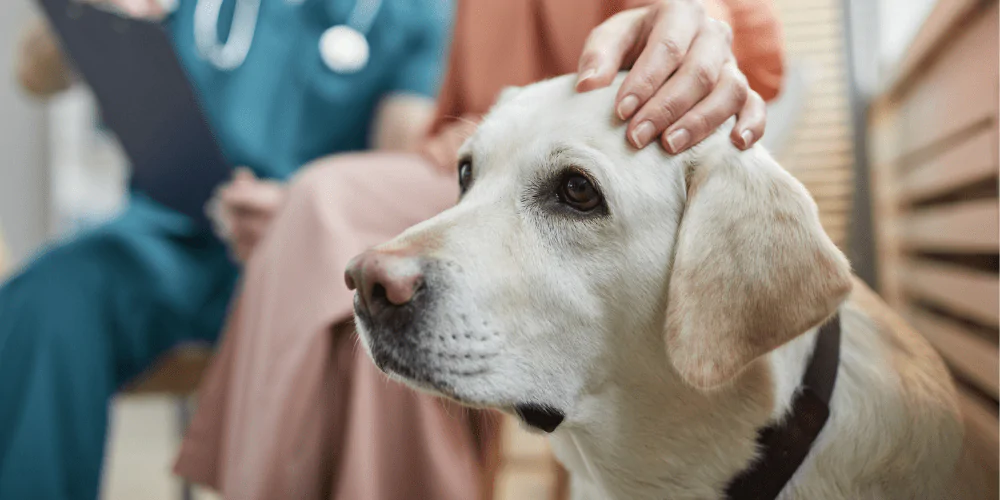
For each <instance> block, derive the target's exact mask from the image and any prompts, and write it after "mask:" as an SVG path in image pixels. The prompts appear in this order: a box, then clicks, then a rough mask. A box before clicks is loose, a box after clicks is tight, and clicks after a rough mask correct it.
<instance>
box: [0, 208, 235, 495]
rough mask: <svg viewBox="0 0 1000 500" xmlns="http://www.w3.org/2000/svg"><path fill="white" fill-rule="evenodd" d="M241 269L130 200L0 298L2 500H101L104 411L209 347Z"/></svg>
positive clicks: (208, 241)
mask: <svg viewBox="0 0 1000 500" xmlns="http://www.w3.org/2000/svg"><path fill="white" fill-rule="evenodd" d="M236 277H237V269H236V267H235V266H234V265H233V264H232V263H231V262H230V260H229V259H228V257H227V254H226V250H225V248H224V246H223V244H222V243H221V242H220V241H218V240H217V239H215V237H214V236H212V234H211V233H210V232H207V231H204V230H200V229H198V228H196V227H195V226H194V225H193V224H192V223H190V221H189V220H188V219H187V218H185V217H184V216H182V215H179V214H177V213H175V212H170V211H169V210H167V209H166V208H163V207H161V206H159V205H157V204H155V202H152V201H149V200H147V199H143V198H138V197H136V198H135V199H133V201H132V203H131V204H130V207H129V208H128V209H127V210H126V211H125V213H124V214H123V215H121V216H120V217H118V218H117V219H115V220H113V221H111V222H110V223H108V224H106V225H104V226H101V227H98V228H96V229H94V230H91V231H89V232H87V233H85V234H82V235H80V236H78V237H76V238H74V239H72V240H69V241H68V242H66V243H63V244H59V245H56V246H54V247H53V248H50V249H49V250H48V251H46V252H44V253H43V254H41V255H40V256H39V257H38V258H37V259H36V260H34V262H32V263H30V264H28V265H27V266H26V267H25V268H24V269H23V270H22V271H21V272H19V273H18V274H16V275H15V276H13V277H12V278H11V279H10V280H9V281H8V282H7V283H5V284H3V285H2V288H0V500H55V499H94V498H97V496H98V488H99V482H100V477H101V464H102V462H103V454H104V445H105V434H106V428H107V421H108V404H109V400H110V398H111V396H112V395H113V394H114V393H115V392H116V390H117V389H118V388H120V387H121V386H122V385H123V384H125V383H127V382H128V381H130V380H131V379H132V378H134V377H135V376H136V375H138V374H139V373H141V372H142V371H143V370H144V369H145V368H147V367H148V366H149V365H150V364H151V363H152V362H153V361H155V360H156V358H157V357H159V356H160V355H162V354H164V353H166V352H167V351H169V350H170V349H171V348H172V347H175V346H177V345H178V344H179V343H182V342H186V341H206V342H214V340H215V339H216V337H217V336H218V334H219V331H220V329H221V327H222V323H223V321H224V319H225V314H226V307H227V304H228V301H229V298H230V296H231V294H232V291H233V286H234V283H235V281H236Z"/></svg>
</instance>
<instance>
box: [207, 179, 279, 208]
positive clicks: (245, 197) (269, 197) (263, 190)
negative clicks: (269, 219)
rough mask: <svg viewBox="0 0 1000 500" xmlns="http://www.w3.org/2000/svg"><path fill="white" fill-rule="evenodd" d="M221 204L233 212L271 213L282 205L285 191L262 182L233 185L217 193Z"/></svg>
mask: <svg viewBox="0 0 1000 500" xmlns="http://www.w3.org/2000/svg"><path fill="white" fill-rule="evenodd" d="M219 197H220V199H221V200H222V203H223V204H224V205H225V206H226V207H227V208H228V209H230V210H233V211H235V212H240V213H242V212H247V213H256V212H263V213H273V212H275V211H277V210H278V209H279V208H280V207H281V205H283V204H284V200H285V190H284V188H283V187H281V186H277V185H271V184H267V183H262V182H256V183H254V184H233V185H232V186H228V187H226V188H225V189H223V190H222V191H221V192H220V193H219Z"/></svg>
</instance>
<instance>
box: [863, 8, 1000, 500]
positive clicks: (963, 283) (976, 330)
mask: <svg viewBox="0 0 1000 500" xmlns="http://www.w3.org/2000/svg"><path fill="white" fill-rule="evenodd" d="M998 14H1000V12H998V7H997V0H939V2H938V4H937V5H936V6H935V9H934V10H933V11H932V12H931V14H930V16H929V18H928V19H927V21H926V22H925V24H924V26H923V27H922V29H921V30H920V31H919V32H918V35H917V36H916V39H915V40H914V42H913V43H912V45H911V47H910V48H909V50H908V52H907V53H906V55H905V56H904V58H903V61H902V62H901V64H900V66H899V68H898V69H897V72H896V75H895V78H894V79H893V81H892V82H891V84H890V85H889V86H887V88H886V90H885V92H884V93H883V94H882V95H881V96H880V97H879V98H878V99H877V101H876V102H875V105H874V106H873V111H872V114H871V116H870V120H869V125H870V128H869V133H870V138H871V141H870V143H871V147H872V149H871V151H870V153H871V157H872V160H873V161H872V167H871V168H872V172H871V174H872V176H871V178H872V193H873V200H872V201H873V203H872V206H873V208H874V218H875V220H874V222H875V226H876V242H877V247H878V260H879V274H880V276H879V281H880V284H881V292H882V295H883V296H884V297H885V298H886V300H887V302H888V303H889V304H890V305H891V306H892V307H894V308H895V309H896V310H898V311H900V312H902V313H903V315H904V316H905V317H906V318H907V319H908V320H909V321H910V323H911V324H912V325H913V326H914V327H915V328H916V329H917V330H918V331H919V332H920V333H922V334H923V335H924V336H925V337H926V338H927V339H928V340H929V341H930V342H931V344H933V345H934V346H935V347H936V348H937V349H938V351H939V352H940V353H941V355H942V357H943V358H944V359H945V361H946V362H947V363H948V365H949V366H950V367H951V369H952V373H953V375H954V378H955V380H956V382H957V383H958V384H959V387H960V390H961V404H962V406H963V410H964V411H965V413H966V431H967V442H968V443H969V446H970V447H971V448H972V449H973V451H974V453H976V455H977V457H978V459H979V462H980V466H981V467H982V468H984V469H986V470H987V471H988V475H989V478H990V481H991V482H992V484H991V486H990V487H991V488H992V490H993V494H992V498H996V496H997V493H996V492H997V484H996V481H997V474H998V462H1000V460H998V447H1000V441H998V440H1000V438H998V432H997V428H998V404H997V398H998V385H1000V384H998V381H1000V372H998V370H1000V368H998V326H1000V273H998V271H1000V269H998V267H1000V257H998V250H1000V216H998V214H1000V211H998V198H997V193H998V169H1000V161H998V142H1000V141H998V128H997V123H998V122H997V119H998V116H997V115H998V112H997V108H998V105H1000V76H998V69H1000V68H998V58H1000V53H998V52H1000V48H998V43H1000V40H998Z"/></svg>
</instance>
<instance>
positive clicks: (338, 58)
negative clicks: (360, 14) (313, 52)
mask: <svg viewBox="0 0 1000 500" xmlns="http://www.w3.org/2000/svg"><path fill="white" fill-rule="evenodd" d="M319 55H320V57H321V58H322V59H323V63H324V64H326V66H327V67H328V68H330V69H331V70H333V71H336V72H337V73H345V74H346V73H356V72H358V71H360V70H361V69H362V68H364V67H365V65H366V64H368V56H369V49H368V41H367V40H366V39H365V36H364V35H362V34H361V32H359V31H358V30H356V29H354V28H352V27H350V26H347V25H344V24H338V25H337V26H334V27H332V28H329V29H327V30H326V31H324V32H323V34H322V35H321V36H320V38H319Z"/></svg>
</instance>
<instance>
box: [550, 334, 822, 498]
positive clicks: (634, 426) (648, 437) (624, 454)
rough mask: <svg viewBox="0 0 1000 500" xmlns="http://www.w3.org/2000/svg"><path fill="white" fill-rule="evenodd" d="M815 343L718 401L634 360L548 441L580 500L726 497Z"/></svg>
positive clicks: (785, 405)
mask: <svg viewBox="0 0 1000 500" xmlns="http://www.w3.org/2000/svg"><path fill="white" fill-rule="evenodd" d="M646 338H649V337H646ZM815 339H816V330H815V329H814V330H810V331H809V332H807V333H806V334H804V335H802V336H800V337H798V338H797V339H795V340H794V341H792V342H790V343H788V344H786V345H784V346H782V347H780V348H778V349H776V350H775V351H773V352H772V353H770V354H768V355H766V356H764V357H762V358H761V359H759V360H757V361H756V362H755V363H754V364H753V365H752V366H751V367H750V368H748V369H747V371H746V372H744V373H743V374H742V375H740V376H739V377H738V379H737V380H736V381H734V382H733V383H732V384H731V385H730V386H728V387H725V388H721V389H718V390H716V391H713V392H711V393H704V392H701V391H699V390H697V389H694V388H691V387H689V386H686V385H685V384H684V383H683V382H682V381H681V380H680V378H679V377H678V376H677V375H676V374H675V373H673V370H672V369H671V368H670V366H669V363H668V362H663V363H660V364H659V365H658V366H657V365H654V364H647V365H645V366H646V368H645V369H640V370H637V369H636V366H639V365H640V364H639V363H635V362H634V360H633V363H631V366H630V368H629V369H627V370H623V373H616V374H612V375H611V377H610V379H609V382H608V383H606V384H603V386H602V387H600V388H599V389H597V390H595V391H592V392H591V393H590V394H588V395H587V396H585V397H584V398H582V399H581V401H580V403H579V404H578V406H577V408H576V409H575V410H574V412H573V413H572V414H571V415H570V416H569V418H568V419H567V421H566V422H565V423H564V424H563V425H562V426H561V427H560V428H558V429H557V430H556V431H555V432H554V433H552V434H551V435H550V439H551V442H552V445H553V450H554V451H555V453H556V455H557V456H558V458H559V459H560V460H561V461H562V463H563V464H564V465H565V466H566V467H567V469H568V470H569V472H570V473H571V476H572V481H573V490H574V498H577V499H591V498H593V499H598V498H600V499H606V498H610V499H624V498H628V499H632V498H634V499H647V498H648V499H677V500H680V499H719V498H723V496H724V493H723V491H724V489H725V487H726V485H727V484H728V483H729V481H730V480H731V479H732V478H733V477H735V476H736V475H737V474H738V473H739V472H740V471H742V470H743V469H745V468H746V467H748V466H749V465H750V464H751V462H752V460H753V458H754V457H755V451H756V447H755V446H756V437H757V432H758V431H759V430H760V429H761V428H763V427H765V426H767V425H769V424H771V423H773V422H774V421H776V420H778V419H780V418H781V417H783V416H784V415H786V414H787V413H788V411H790V407H791V401H792V397H793V396H794V394H795V391H796V390H797V389H798V387H799V386H800V384H801V379H802V374H803V372H804V371H805V367H806V365H807V364H808V360H809V359H810V356H811V353H812V348H813V345H814V343H815ZM648 352H656V351H652V350H651V351H648ZM659 352H662V350H660V351H659ZM651 372H653V373H651Z"/></svg>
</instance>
